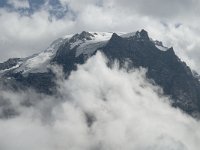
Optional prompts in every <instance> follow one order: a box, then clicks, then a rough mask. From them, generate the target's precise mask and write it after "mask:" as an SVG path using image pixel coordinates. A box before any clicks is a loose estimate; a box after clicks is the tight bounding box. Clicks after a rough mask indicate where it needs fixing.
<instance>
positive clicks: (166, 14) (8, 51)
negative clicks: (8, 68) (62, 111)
mask: <svg viewBox="0 0 200 150" xmlns="http://www.w3.org/2000/svg"><path fill="white" fill-rule="evenodd" d="M199 14H200V1H199V0H167V1H166V0H123V1H122V0H1V1H0V22H1V24H0V53H1V56H0V62H3V61H5V60H7V59H8V58H10V57H26V56H29V55H32V54H34V53H38V52H40V51H43V50H45V48H47V47H48V45H50V43H51V42H52V41H54V40H55V39H57V38H59V37H62V36H64V35H66V34H73V33H78V32H81V31H83V30H86V31H111V32H134V31H137V30H141V29H145V30H147V31H148V33H149V36H150V37H151V38H153V39H157V40H160V41H162V42H163V43H164V45H165V46H168V47H171V46H173V47H174V49H175V52H176V54H177V55H178V56H179V57H180V58H181V59H182V60H183V61H185V62H186V63H187V64H188V65H189V66H190V67H191V68H192V69H194V70H196V71H198V72H200V65H198V63H199V56H200V51H199V48H200V46H199V43H200V37H199V34H200V27H199V24H200V16H199Z"/></svg>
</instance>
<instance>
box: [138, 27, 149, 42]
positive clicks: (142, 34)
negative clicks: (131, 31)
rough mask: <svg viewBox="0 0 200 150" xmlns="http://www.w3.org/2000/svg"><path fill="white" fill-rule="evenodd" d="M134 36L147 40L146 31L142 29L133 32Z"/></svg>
mask: <svg viewBox="0 0 200 150" xmlns="http://www.w3.org/2000/svg"><path fill="white" fill-rule="evenodd" d="M135 37H136V38H138V39H142V40H149V35H148V32H147V31H145V30H144V29H142V30H141V31H137V32H136V33H135Z"/></svg>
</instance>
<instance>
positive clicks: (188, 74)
mask: <svg viewBox="0 0 200 150" xmlns="http://www.w3.org/2000/svg"><path fill="white" fill-rule="evenodd" d="M97 51H101V52H103V53H104V54H105V56H106V57H107V58H108V66H109V65H110V64H112V63H113V62H114V61H115V60H118V62H119V64H120V66H123V64H124V63H125V62H126V61H127V60H128V62H129V63H128V69H132V68H139V67H144V68H146V69H147V77H148V78H149V79H150V81H151V82H152V84H155V85H159V86H160V87H162V88H163V92H164V94H166V95H168V96H170V97H171V99H172V101H173V103H172V105H173V106H174V107H179V108H181V109H182V110H183V111H185V112H187V113H188V114H191V115H194V114H199V112H200V83H199V77H198V75H197V74H196V73H195V74H194V73H193V72H192V71H191V69H190V68H189V67H188V66H187V65H186V63H184V62H183V61H181V60H180V59H179V58H178V56H176V54H175V52H174V49H173V48H172V47H171V48H167V47H165V46H163V44H162V42H160V41H154V40H152V39H151V38H150V37H149V36H148V33H147V32H146V31H145V30H141V31H137V32H133V33H128V34H124V33H111V32H86V31H83V32H82V33H80V34H75V35H68V36H65V37H62V38H59V39H57V40H56V41H54V42H53V43H52V44H51V45H50V46H49V47H48V48H47V49H46V50H45V51H43V52H41V53H38V54H34V55H32V56H30V57H27V58H12V59H9V60H7V61H6V62H4V63H0V77H1V78H0V83H1V86H2V87H3V88H9V89H13V90H21V89H26V88H27V87H30V88H33V89H35V90H36V91H38V92H42V93H46V94H54V92H56V88H55V86H56V85H55V82H54V80H55V75H54V73H53V72H52V71H51V69H50V68H51V65H53V64H58V65H61V66H62V67H63V70H64V72H65V73H66V75H69V74H70V72H71V71H72V70H76V69H77V66H76V65H77V64H84V63H85V62H86V60H87V59H88V58H90V57H91V56H93V55H94V54H95V53H96V52H97Z"/></svg>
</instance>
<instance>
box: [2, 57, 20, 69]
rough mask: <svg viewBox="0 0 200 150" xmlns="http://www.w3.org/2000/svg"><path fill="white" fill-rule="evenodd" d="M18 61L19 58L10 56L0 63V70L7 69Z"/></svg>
mask: <svg viewBox="0 0 200 150" xmlns="http://www.w3.org/2000/svg"><path fill="white" fill-rule="evenodd" d="M19 61H20V58H10V59H8V60H7V61H6V62H4V63H0V70H5V69H9V68H11V67H13V66H15V65H17V63H18V62H19Z"/></svg>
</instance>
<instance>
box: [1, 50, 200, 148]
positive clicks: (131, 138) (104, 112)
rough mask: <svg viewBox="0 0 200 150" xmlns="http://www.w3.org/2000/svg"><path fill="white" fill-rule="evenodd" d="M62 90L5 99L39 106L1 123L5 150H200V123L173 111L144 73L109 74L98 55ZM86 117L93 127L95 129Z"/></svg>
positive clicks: (115, 70)
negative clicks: (47, 94)
mask: <svg viewBox="0 0 200 150" xmlns="http://www.w3.org/2000/svg"><path fill="white" fill-rule="evenodd" d="M59 76H60V75H59ZM58 84H59V85H60V89H59V92H60V96H56V97H53V96H52V97H49V96H48V97H45V96H41V95H37V94H36V95H35V94H33V93H32V94H31V93H24V94H18V93H11V92H8V93H7V94H6V92H5V93H4V94H3V97H4V98H8V99H7V100H9V99H12V100H13V101H14V102H16V101H18V100H21V101H22V100H25V99H29V100H31V101H32V102H34V100H35V101H37V102H36V103H35V105H34V106H33V107H28V108H25V107H20V106H18V107H16V108H18V110H20V112H21V114H20V115H19V116H17V117H15V118H13V119H8V120H2V119H1V120H0V132H1V134H0V148H1V149H4V150H25V149H29V150H55V149H56V150H64V149H70V150H71V149H76V150H93V149H102V150H107V149H111V150H113V149H115V150H116V149H126V150H129V149H137V150H169V149H170V150H198V149H199V146H200V144H199V140H200V126H199V125H200V124H199V122H198V121H196V120H194V119H193V118H191V117H189V116H187V115H186V114H183V113H182V112H181V111H180V110H178V109H175V108H172V107H171V106H170V105H169V104H168V103H167V102H168V100H169V99H168V98H167V97H164V96H162V95H161V91H160V88H159V87H155V86H153V85H151V84H150V83H148V81H147V79H146V77H145V70H143V69H140V70H133V71H130V72H129V73H127V72H126V71H125V70H119V69H118V67H117V66H114V67H113V68H112V69H110V68H108V67H107V66H106V61H105V59H104V57H103V56H102V55H101V54H100V53H97V55H96V56H94V57H93V58H91V59H90V60H89V61H88V62H87V63H86V64H85V65H82V66H79V67H78V70H77V71H75V72H72V74H71V76H70V77H69V80H64V79H63V78H62V81H59V82H58ZM158 92H159V93H160V94H159V95H158ZM1 93H2V91H1ZM12 95H13V96H12ZM37 99H38V100H37ZM14 105H16V104H14ZM85 114H87V116H90V117H91V118H92V120H93V121H94V122H93V124H92V125H91V126H90V127H88V125H87V120H86V115H85ZM91 118H90V119H91ZM19 137H20V138H19Z"/></svg>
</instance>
